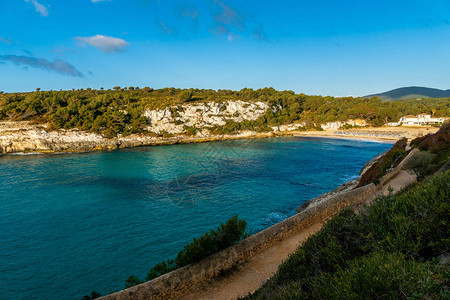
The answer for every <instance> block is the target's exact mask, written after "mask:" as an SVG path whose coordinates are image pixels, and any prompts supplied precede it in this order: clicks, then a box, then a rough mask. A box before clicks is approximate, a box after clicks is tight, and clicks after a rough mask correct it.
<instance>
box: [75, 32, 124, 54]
mask: <svg viewBox="0 0 450 300" xmlns="http://www.w3.org/2000/svg"><path fill="white" fill-rule="evenodd" d="M75 39H77V40H78V41H79V42H80V43H81V44H82V45H85V44H88V45H91V46H93V47H95V48H97V49H100V51H102V52H118V51H124V50H125V47H126V46H128V45H129V43H127V42H126V41H124V40H122V39H119V38H115V37H110V36H104V35H100V34H97V35H95V36H91V37H81V36H78V37H75Z"/></svg>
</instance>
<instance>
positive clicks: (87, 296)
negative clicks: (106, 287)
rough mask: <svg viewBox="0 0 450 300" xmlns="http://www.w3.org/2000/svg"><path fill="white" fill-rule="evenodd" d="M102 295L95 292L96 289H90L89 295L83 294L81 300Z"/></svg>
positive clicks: (91, 299)
mask: <svg viewBox="0 0 450 300" xmlns="http://www.w3.org/2000/svg"><path fill="white" fill-rule="evenodd" d="M101 296H102V294H100V293H97V292H96V291H92V293H91V294H90V295H84V296H83V297H82V298H81V300H93V299H97V298H100V297H101Z"/></svg>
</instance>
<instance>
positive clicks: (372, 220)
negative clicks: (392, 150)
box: [249, 171, 450, 299]
mask: <svg viewBox="0 0 450 300" xmlns="http://www.w3.org/2000/svg"><path fill="white" fill-rule="evenodd" d="M449 191H450V171H448V172H446V173H444V174H441V175H438V176H435V177H432V178H431V179H429V180H428V181H425V182H423V183H420V184H416V185H415V186H413V187H411V188H409V189H407V190H405V191H403V192H402V193H401V194H398V195H389V196H386V197H380V198H378V199H377V200H376V201H375V202H374V204H373V205H372V206H370V207H367V208H366V209H365V210H364V211H362V212H360V214H359V215H356V214H355V213H354V212H353V211H352V210H350V209H347V210H344V211H343V212H341V213H340V214H339V215H337V216H336V217H334V218H333V219H331V220H330V221H329V222H328V223H327V224H326V225H324V227H323V228H322V229H321V230H320V231H319V232H318V233H316V234H314V235H313V236H311V237H310V238H309V239H308V240H307V241H306V242H305V243H304V244H303V245H302V246H301V247H300V248H299V249H298V250H297V251H296V252H295V253H293V254H292V255H291V256H290V257H289V258H288V259H287V260H286V261H285V262H283V264H281V265H280V267H279V269H278V272H277V273H276V274H275V276H274V277H273V278H272V279H270V280H269V282H268V283H267V284H266V285H265V286H264V287H263V288H262V289H260V290H258V291H257V292H256V293H255V294H253V295H250V296H249V298H251V299H326V298H329V299H380V298H381V299H399V298H403V299H407V298H412V299H415V298H417V299H421V298H425V299H429V298H432V299H444V298H446V299H448V297H450V294H449V273H448V265H447V266H439V264H438V260H437V259H436V257H437V256H439V255H441V254H447V253H448V251H449V250H450V227H449V226H448V225H449V224H448V221H449V220H450V203H449V202H450V201H449V199H450V197H449V196H450V195H449ZM387 253H390V254H387Z"/></svg>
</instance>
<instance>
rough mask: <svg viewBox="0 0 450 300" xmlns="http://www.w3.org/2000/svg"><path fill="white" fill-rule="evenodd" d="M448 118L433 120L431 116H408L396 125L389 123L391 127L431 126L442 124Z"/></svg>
mask: <svg viewBox="0 0 450 300" xmlns="http://www.w3.org/2000/svg"><path fill="white" fill-rule="evenodd" d="M445 119H447V118H432V117H431V115H429V114H418V115H417V116H413V115H407V116H404V117H401V118H400V120H399V121H398V122H397V123H395V122H391V123H388V125H390V126H399V125H431V124H442V123H444V121H445Z"/></svg>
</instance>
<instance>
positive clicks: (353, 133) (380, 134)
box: [291, 126, 439, 141]
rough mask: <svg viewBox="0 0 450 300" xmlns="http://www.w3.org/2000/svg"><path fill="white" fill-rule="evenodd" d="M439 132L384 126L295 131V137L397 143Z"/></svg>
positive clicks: (434, 128) (428, 129)
mask: <svg viewBox="0 0 450 300" xmlns="http://www.w3.org/2000/svg"><path fill="white" fill-rule="evenodd" d="M438 130H439V128H437V127H431V126H429V127H425V126H420V127H412V126H399V127H392V126H383V127H367V128H361V129H346V130H326V131H293V132H291V133H292V135H294V136H306V137H326V138H343V139H368V140H380V141H397V140H398V139H401V138H404V137H406V138H407V139H408V140H412V139H415V138H417V137H419V136H424V135H427V134H429V133H435V132H437V131H438Z"/></svg>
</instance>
